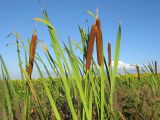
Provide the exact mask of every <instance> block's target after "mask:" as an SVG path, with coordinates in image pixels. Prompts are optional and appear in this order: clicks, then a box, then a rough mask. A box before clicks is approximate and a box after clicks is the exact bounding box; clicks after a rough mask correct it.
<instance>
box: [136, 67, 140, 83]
mask: <svg viewBox="0 0 160 120" xmlns="http://www.w3.org/2000/svg"><path fill="white" fill-rule="evenodd" d="M136 69H137V75H138V80H140V71H139V66H138V65H136Z"/></svg>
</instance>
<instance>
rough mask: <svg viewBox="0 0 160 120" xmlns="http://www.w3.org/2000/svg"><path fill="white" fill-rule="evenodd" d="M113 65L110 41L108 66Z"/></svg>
mask: <svg viewBox="0 0 160 120" xmlns="http://www.w3.org/2000/svg"><path fill="white" fill-rule="evenodd" d="M111 65H112V57H111V43H110V42H108V66H110V67H111Z"/></svg>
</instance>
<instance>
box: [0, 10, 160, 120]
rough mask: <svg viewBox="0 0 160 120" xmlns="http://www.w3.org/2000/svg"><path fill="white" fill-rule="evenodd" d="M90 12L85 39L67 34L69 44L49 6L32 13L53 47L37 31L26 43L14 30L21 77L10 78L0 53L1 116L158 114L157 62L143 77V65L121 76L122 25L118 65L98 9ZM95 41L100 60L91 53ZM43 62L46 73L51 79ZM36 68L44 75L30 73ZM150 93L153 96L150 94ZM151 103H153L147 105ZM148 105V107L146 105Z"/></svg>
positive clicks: (97, 118)
mask: <svg viewBox="0 0 160 120" xmlns="http://www.w3.org/2000/svg"><path fill="white" fill-rule="evenodd" d="M88 13H89V14H91V15H92V16H93V19H95V23H93V25H92V26H91V28H90V30H89V32H88V33H87V32H86V31H85V29H84V28H83V27H80V26H79V31H80V35H81V44H78V43H76V42H75V41H72V40H71V39H70V38H68V45H66V43H63V44H60V43H61V42H60V41H59V40H58V39H57V31H56V30H55V27H54V26H53V25H52V24H51V22H50V20H49V17H48V15H47V12H46V11H43V17H44V18H43V19H41V18H34V20H35V21H37V22H41V23H42V24H44V25H46V27H47V29H48V33H49V35H50V40H51V48H52V49H51V50H53V51H52V52H51V51H49V50H50V49H48V48H47V46H46V44H45V42H43V41H41V40H39V38H38V33H37V32H36V31H34V32H33V35H32V38H31V40H30V39H28V46H29V47H28V46H27V47H26V46H25V44H24V41H23V39H22V38H21V37H20V35H19V34H18V33H17V32H13V33H11V34H10V35H14V36H15V37H16V46H17V55H18V61H19V67H20V72H21V79H22V80H11V78H10V75H9V73H8V69H7V67H6V64H5V61H4V60H3V58H2V56H0V63H1V74H0V87H1V88H0V95H1V97H0V108H1V111H0V116H1V118H2V119H17V120H18V119H26V120H30V119H42V120H46V119H57V120H61V119H63V120H67V119H68V120H70V119H73V120H92V119H94V120H104V119H154V118H155V119H156V118H159V117H160V115H159V113H158V110H160V107H158V106H160V104H159V102H158V101H159V99H160V98H159V97H158V96H159V92H158V90H159V86H158V85H159V81H158V80H159V75H158V72H157V62H155V66H152V65H150V66H145V68H146V70H150V71H151V74H148V75H147V74H144V75H146V76H145V77H144V75H141V74H140V73H139V69H140V68H139V66H136V68H137V74H134V75H123V76H121V77H120V76H119V75H117V69H118V61H119V55H120V43H121V25H120V24H119V26H118V34H117V39H116V45H115V50H114V52H115V53H114V59H113V60H114V65H112V55H111V43H110V42H108V48H107V49H108V55H105V54H104V51H105V49H104V48H105V47H104V46H106V44H103V35H102V29H101V24H100V18H99V17H98V14H97V15H94V14H93V13H91V12H90V11H88ZM10 35H9V36H10ZM94 43H95V44H96V52H97V60H95V59H94V58H93V55H92V54H93V49H94ZM38 45H40V46H41V48H42V49H41V50H42V51H43V53H44V55H45V57H46V59H47V61H48V63H47V64H49V65H50V68H51V70H52V72H53V73H54V76H53V75H52V74H51V73H50V69H49V68H48V66H47V64H46V63H45V62H44V60H43V58H41V56H40V55H39V53H38V52H36V48H37V46H38ZM26 48H28V49H26ZM74 48H76V49H77V50H79V51H80V54H81V55H82V57H81V56H77V55H76V53H75V51H74ZM52 53H53V54H52ZM22 54H24V57H25V59H24V60H23V59H22V57H21V56H22ZM105 56H108V57H107V58H106V57H105ZM107 60H108V62H107ZM22 63H25V64H22ZM40 66H41V67H43V69H44V70H45V72H46V73H47V76H48V77H47V78H46V77H45V76H44V74H43V71H42V68H41V67H40ZM33 67H35V68H36V69H37V70H38V73H39V76H40V77H39V78H38V79H33V78H32V71H33V70H34V69H33ZM142 69H143V68H142ZM154 70H155V72H153V71H154ZM137 76H138V77H137ZM137 79H138V80H137ZM131 93H132V94H131ZM150 96H152V98H153V101H152V100H150V99H149V97H150ZM151 102H152V103H153V104H154V105H149V104H151ZM150 106H151V107H150ZM153 106H154V107H153ZM145 107H146V108H148V109H147V110H145V109H144V108H145ZM147 112H148V113H149V114H147Z"/></svg>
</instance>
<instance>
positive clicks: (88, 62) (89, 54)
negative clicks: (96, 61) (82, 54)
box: [86, 25, 97, 70]
mask: <svg viewBox="0 0 160 120" xmlns="http://www.w3.org/2000/svg"><path fill="white" fill-rule="evenodd" d="M96 33H97V27H96V25H92V28H91V33H90V37H89V42H88V48H87V56H86V69H87V70H89V69H90V65H91V59H92V53H93V47H94V40H95V37H96Z"/></svg>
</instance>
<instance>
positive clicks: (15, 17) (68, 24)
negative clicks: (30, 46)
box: [0, 0, 160, 74]
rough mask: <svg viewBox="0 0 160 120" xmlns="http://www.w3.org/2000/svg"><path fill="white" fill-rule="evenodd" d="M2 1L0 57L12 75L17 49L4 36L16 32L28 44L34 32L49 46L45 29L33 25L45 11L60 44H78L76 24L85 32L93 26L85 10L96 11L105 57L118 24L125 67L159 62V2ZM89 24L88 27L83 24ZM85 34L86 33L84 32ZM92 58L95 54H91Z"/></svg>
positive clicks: (84, 0)
mask: <svg viewBox="0 0 160 120" xmlns="http://www.w3.org/2000/svg"><path fill="white" fill-rule="evenodd" d="M37 1H38V0H1V4H0V18H1V19H0V54H1V55H2V57H3V58H4V60H5V61H6V64H7V66H8V68H9V70H10V72H11V73H12V74H14V73H18V69H17V67H18V62H17V54H16V46H15V45H10V46H8V47H6V46H5V45H6V44H7V43H10V42H13V41H15V38H14V37H11V38H9V39H7V38H6V36H7V35H8V34H9V33H10V32H13V31H15V30H16V31H17V32H18V33H19V34H20V35H21V37H22V38H23V39H24V40H25V41H27V38H31V35H32V32H33V30H34V29H36V30H37V34H38V38H39V39H41V40H43V41H45V42H46V44H47V45H48V46H49V44H50V43H51V42H50V39H49V35H48V32H47V29H46V27H45V26H44V25H43V24H41V23H37V22H35V21H33V18H35V17H42V14H41V9H42V8H45V9H46V10H47V12H48V14H49V17H50V20H51V22H52V24H53V25H54V26H55V27H56V29H57V31H58V33H59V35H60V38H61V40H63V41H65V42H66V43H67V36H70V37H71V38H72V39H73V40H75V41H79V40H80V34H79V30H78V24H80V26H84V28H87V24H88V25H89V26H91V25H92V24H93V23H94V19H93V17H91V16H90V15H88V14H87V13H86V10H90V11H92V12H95V10H96V8H99V17H100V19H101V26H102V33H103V40H104V49H105V55H107V53H106V51H107V42H108V41H110V42H111V44H112V49H113V50H114V45H115V40H116V36H117V30H118V20H120V21H121V24H122V42H121V54H120V60H121V61H123V62H124V63H128V64H143V63H144V62H146V61H147V60H157V61H160V47H159V46H160V22H159V21H160V12H159V11H160V7H159V6H160V1H159V0H41V1H42V2H41V3H39V2H37ZM86 20H88V23H86ZM86 30H87V29H86ZM94 56H95V57H96V54H95V52H94Z"/></svg>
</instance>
